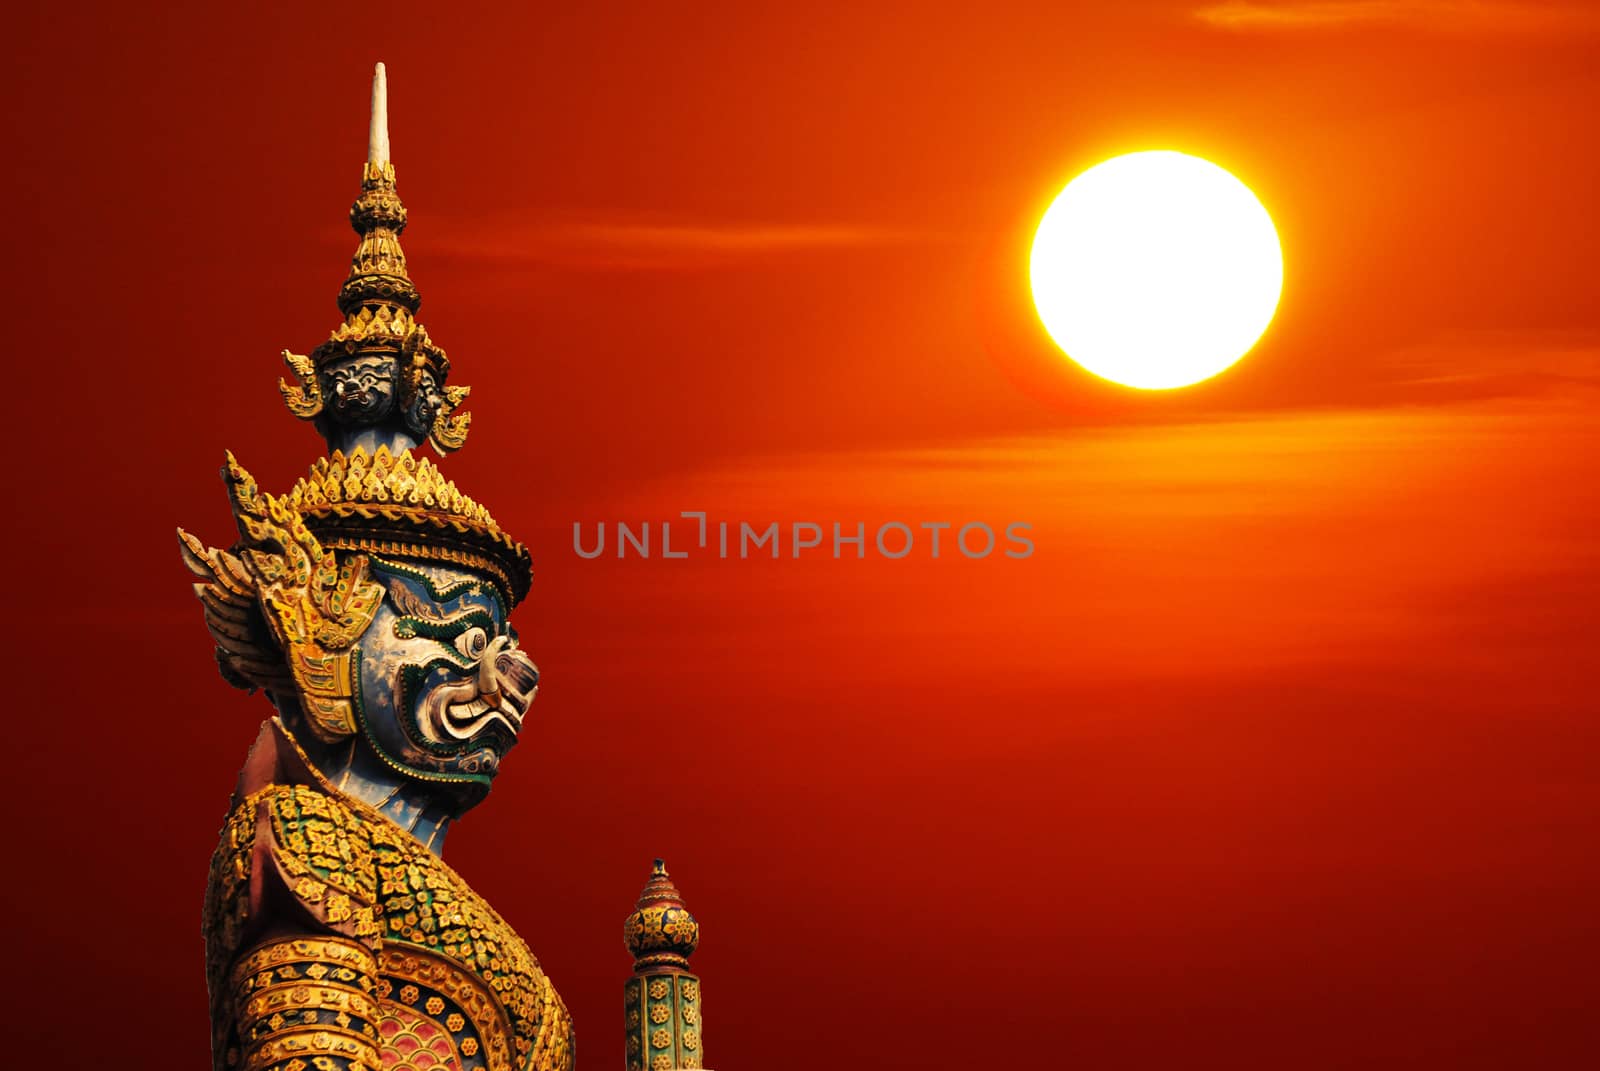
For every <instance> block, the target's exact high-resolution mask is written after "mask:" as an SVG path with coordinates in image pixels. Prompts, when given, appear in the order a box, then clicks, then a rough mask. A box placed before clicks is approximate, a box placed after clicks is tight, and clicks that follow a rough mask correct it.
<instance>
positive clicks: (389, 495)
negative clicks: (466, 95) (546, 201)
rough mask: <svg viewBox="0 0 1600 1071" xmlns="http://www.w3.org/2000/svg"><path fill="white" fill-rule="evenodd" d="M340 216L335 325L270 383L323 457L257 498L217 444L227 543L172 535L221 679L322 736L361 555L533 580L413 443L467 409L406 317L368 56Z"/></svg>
mask: <svg viewBox="0 0 1600 1071" xmlns="http://www.w3.org/2000/svg"><path fill="white" fill-rule="evenodd" d="M350 223H351V226H353V227H354V228H355V230H356V233H357V234H358V235H360V242H359V244H358V245H357V247H356V252H355V256H354V257H353V258H351V264H350V274H349V275H348V277H346V279H345V281H344V285H343V286H342V287H341V288H340V290H339V299H338V302H339V310H340V312H341V313H343V315H344V321H343V322H342V323H341V324H340V325H339V326H338V327H337V328H335V329H334V331H333V332H332V334H331V335H330V336H329V337H328V340H327V341H326V342H324V343H322V344H321V345H320V346H318V347H317V348H316V349H314V350H313V351H312V352H311V354H310V355H309V356H304V355H300V354H295V353H291V352H289V351H287V350H285V351H284V355H283V356H284V360H285V362H286V363H287V364H288V366H289V369H290V371H291V372H292V374H293V382H290V381H289V380H280V381H279V389H280V390H281V392H282V394H283V398H284V401H285V403H286V404H287V405H288V407H289V410H290V411H291V412H292V413H294V415H296V416H298V417H300V418H302V419H305V420H310V421H313V422H314V423H315V425H316V428H317V430H318V431H319V432H320V433H321V434H322V435H323V437H324V438H325V439H326V440H327V444H328V450H329V453H328V456H326V457H324V458H320V459H318V460H317V461H316V462H315V463H314V464H313V465H312V466H311V470H310V472H309V473H307V475H306V476H304V477H302V478H301V479H300V480H299V481H298V482H297V483H296V484H295V485H294V487H292V488H291V489H290V490H289V491H288V492H287V493H285V494H281V495H272V494H268V493H266V492H263V491H261V490H260V489H259V488H258V487H257V486H256V482H255V480H254V478H253V477H251V475H250V474H249V473H248V472H247V471H245V469H244V467H243V466H242V465H240V464H239V462H238V461H237V460H235V458H234V457H233V455H232V454H231V453H230V454H229V455H228V458H227V464H226V466H225V467H224V469H223V479H224V481H225V482H226V483H227V486H228V495H229V498H230V500H231V502H232V505H233V515H234V520H235V521H236V523H237V525H238V529H239V542H238V543H237V544H236V545H235V546H234V547H233V548H232V549H231V550H219V549H215V548H208V547H206V546H205V545H204V544H203V543H201V542H200V541H199V540H198V539H196V538H194V537H193V536H191V535H189V534H188V533H187V532H184V531H182V530H181V529H180V530H179V533H178V535H179V539H180V542H181V543H182V550H183V556H184V561H185V564H186V565H187V566H188V568H189V570H190V571H191V572H192V573H193V574H194V575H195V576H196V577H197V578H198V580H199V583H197V584H195V592H196V594H198V595H199V597H200V599H201V601H202V603H203V604H204V606H205V612H206V623H207V626H208V627H209V629H210V631H211V634H212V636H213V638H214V639H215V640H216V643H217V652H216V653H217V661H218V664H219V665H220V667H221V669H222V673H223V676H224V677H225V678H226V679H227V680H228V681H229V682H230V683H232V684H235V685H237V686H239V687H243V688H252V689H253V688H263V689H266V690H267V691H269V692H274V693H276V694H279V695H282V694H284V693H285V692H287V691H290V690H292V691H295V692H297V693H298V694H299V696H300V701H301V706H302V708H303V710H304V712H305V714H306V716H307V719H308V721H309V724H310V727H311V728H312V730H313V732H315V733H316V735H317V736H318V737H320V738H322V739H324V740H335V739H339V738H341V737H343V736H346V735H348V734H350V733H352V732H354V731H355V729H356V723H355V717H354V712H353V710H352V707H351V694H350V693H351V684H350V673H349V668H350V666H349V658H350V651H351V648H352V647H353V645H354V644H355V642H356V640H357V639H359V638H360V636H361V634H362V632H363V631H364V630H365V629H366V627H367V626H368V625H369V624H371V622H372V618H373V616H374V614H375V613H376V612H377V608H378V606H379V604H380V603H381V601H382V598H383V588H382V587H381V585H379V584H378V583H376V582H375V581H374V580H373V579H371V577H370V575H369V569H368V559H369V555H373V554H377V555H382V556H385V557H394V558H403V559H411V560H421V561H426V562H436V563H442V564H449V565H454V566H458V567H465V568H469V569H473V570H476V571H478V572H481V573H483V574H485V575H486V576H487V577H489V578H490V579H491V580H492V581H493V583H494V586H495V587H496V588H497V589H498V591H499V592H500V595H501V597H502V600H503V601H504V602H505V604H506V607H507V609H509V608H510V607H511V606H513V605H515V604H516V603H517V602H519V601H521V599H522V598H523V597H524V596H525V595H526V594H527V592H528V587H529V584H530V582H531V579H532V562H531V560H530V557H529V554H528V550H527V548H526V547H524V546H523V545H522V544H521V543H519V542H517V541H516V540H514V539H512V538H511V537H510V536H509V535H508V534H506V533H505V532H504V531H503V530H502V529H501V528H500V526H499V525H498V524H496V523H495V521H494V519H493V518H492V517H491V516H490V515H489V512H488V510H486V509H485V508H484V507H483V506H481V505H479V504H478V503H476V502H474V501H473V500H472V499H470V498H468V497H467V496H466V495H464V494H462V493H461V492H460V491H459V490H457V489H456V486H455V485H454V484H453V483H452V482H451V481H450V480H449V479H447V478H446V477H445V476H444V475H443V474H442V473H441V472H440V471H439V469H438V467H437V466H436V465H435V464H434V463H433V462H431V461H429V460H428V459H426V458H423V457H418V456H417V455H416V454H415V453H414V451H415V450H416V449H418V448H419V447H420V446H421V444H422V443H423V442H427V443H429V444H430V445H432V446H433V448H434V449H435V450H436V451H438V452H439V453H441V454H444V453H449V452H452V451H454V450H456V449H459V448H460V447H461V446H462V445H463V444H464V443H465V442H466V437H467V428H468V425H469V423H470V419H471V418H470V415H469V414H467V413H462V412H459V411H458V409H459V406H460V405H461V403H462V401H463V400H464V399H465V398H466V396H467V392H468V388H466V387H463V386H453V385H450V384H449V383H448V379H449V374H450V361H449V359H448V358H447V357H446V356H445V352H444V350H443V349H442V348H440V347H439V346H438V345H437V344H435V343H434V342H433V340H432V339H430V338H429V337H428V332H427V329H426V328H424V327H423V326H422V324H420V323H419V322H417V319H416V312H417V309H418V308H419V306H420V305H421V301H422V299H421V297H420V295H419V294H418V292H417V288H416V286H415V285H414V284H413V283H412V281H411V277H410V274H409V272H408V270H407V266H406V257H405V253H404V251H403V250H402V249H401V248H400V234H401V232H402V231H403V230H405V225H406V209H405V206H404V205H403V204H402V203H401V201H400V197H399V195H398V194H397V193H396V192H395V170H394V163H393V162H392V160H391V159H390V155H389V129H388V85H387V80H386V76H385V72H384V67H383V64H381V63H380V64H378V66H377V70H376V72H375V73H374V76H373V82H372V124H371V128H370V135H369V138H368V147H367V161H366V164H365V165H364V166H363V168H362V175H361V194H360V196H359V197H357V199H356V201H355V204H354V205H352V206H351V209H350Z"/></svg>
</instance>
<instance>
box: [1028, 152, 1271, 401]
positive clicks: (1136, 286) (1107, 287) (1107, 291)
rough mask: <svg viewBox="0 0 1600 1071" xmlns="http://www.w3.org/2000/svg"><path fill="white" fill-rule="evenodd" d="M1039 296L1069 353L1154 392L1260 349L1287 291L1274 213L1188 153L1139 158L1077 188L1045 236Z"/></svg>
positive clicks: (1113, 165) (1055, 210) (1040, 235)
mask: <svg viewBox="0 0 1600 1071" xmlns="http://www.w3.org/2000/svg"><path fill="white" fill-rule="evenodd" d="M1029 267H1030V273H1031V278H1032V281H1033V302H1034V305H1035V306H1036V307H1037V308H1038V310H1039V318H1040V319H1041V320H1043V321H1044V326H1045V329H1046V330H1048V331H1049V332H1050V337H1051V338H1053V339H1055V341H1056V344H1057V345H1059V346H1060V347H1061V348H1062V349H1063V350H1064V351H1066V354H1067V356H1069V357H1071V358H1072V359H1073V360H1074V361H1076V362H1078V364H1080V365H1082V366H1083V367H1084V368H1087V369H1088V370H1089V371H1091V372H1093V373H1094V374H1095V375H1097V376H1101V377H1103V378H1105V379H1109V380H1112V381H1113V382H1116V383H1122V384H1125V385H1127V386H1129V387H1140V388H1143V389H1146V390H1164V389H1166V388H1169V387H1186V386H1188V385H1189V384H1191V383H1198V382H1200V381H1201V380H1202V379H1209V378H1210V377H1212V376H1214V375H1216V374H1217V373H1218V372H1220V371H1222V370H1223V369H1224V368H1227V367H1228V366H1229V365H1231V364H1233V363H1234V362H1235V361H1237V360H1238V359H1239V358H1240V357H1243V356H1244V355H1245V354H1246V353H1247V352H1249V350H1250V347H1252V346H1254V345H1255V344H1256V340H1257V339H1259V338H1260V337H1261V333H1262V332H1263V331H1265V330H1266V329H1267V324H1268V323H1269V322H1270V321H1271V320H1272V314H1273V312H1274V311H1275V310H1276V309H1277V307H1278V295H1279V294H1280V293H1281V292H1282V290H1283V251H1282V250H1281V249H1280V248H1279V246H1278V232H1277V230H1276V229H1274V227H1273V226H1272V217H1271V216H1269V215H1267V210H1266V209H1265V208H1263V207H1262V206H1261V202H1260V201H1259V200H1257V199H1256V195H1255V194H1253V193H1251V192H1250V189H1249V187H1247V186H1246V185H1245V184H1244V183H1242V182H1240V181H1239V180H1238V179H1236V178H1234V177H1233V176H1232V175H1230V174H1228V172H1226V171H1224V170H1223V169H1222V168H1220V167H1218V166H1217V165H1216V164H1213V163H1210V162H1208V161H1206V160H1202V159H1200V158H1199V157H1195V156H1187V155H1185V154H1183V153H1179V152H1136V153H1130V154H1128V155H1127V156H1117V157H1114V158H1112V159H1110V160H1107V161H1106V162H1105V163H1103V164H1098V165H1096V166H1094V167H1091V168H1090V169H1089V170H1087V171H1085V172H1084V173H1083V174H1081V175H1079V176H1078V177H1077V178H1075V179H1073V180H1072V181H1071V182H1069V183H1068V184H1067V188H1066V189H1064V190H1062V191H1061V193H1060V194H1059V195H1058V196H1057V197H1056V199H1055V201H1054V203H1052V204H1051V205H1050V209H1049V211H1047V212H1046V213H1045V214H1044V219H1042V220H1040V221H1039V229H1038V231H1037V232H1036V233H1035V234H1034V237H1033V254H1032V257H1031V260H1030V266H1029Z"/></svg>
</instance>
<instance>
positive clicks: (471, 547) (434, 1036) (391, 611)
mask: <svg viewBox="0 0 1600 1071" xmlns="http://www.w3.org/2000/svg"><path fill="white" fill-rule="evenodd" d="M384 78H385V76H384V70H383V66H382V65H381V64H380V65H379V66H378V70H377V74H376V76H375V78H374V82H373V108H372V135H371V138H370V142H369V151H368V157H367V163H366V166H365V168H364V171H363V175H362V182H361V195H360V197H359V199H357V201H356V202H355V205H354V207H352V208H351V210H350V220H351V223H352V225H353V226H354V227H355V229H356V232H357V233H358V234H360V236H361V241H360V244H359V246H358V248H357V250H356V254H355V257H354V259H353V262H352V266H351V270H350V274H349V277H348V278H347V279H346V280H345V283H344V286H343V288H342V289H341V291H340V293H339V308H340V311H341V312H342V313H343V314H344V322H343V323H342V324H340V325H339V327H338V329H337V330H335V331H334V332H333V334H332V336H331V337H330V338H329V339H328V341H327V342H325V343H323V344H322V345H321V346H319V347H318V348H317V349H316V350H315V351H313V352H312V353H311V354H310V355H309V356H301V355H297V354H292V353H288V352H285V354H284V359H285V361H286V363H287V364H288V366H289V369H290V372H291V373H292V376H293V379H292V380H290V381H283V382H280V388H281V389H282V392H283V396H284V400H285V402H286V403H287V404H288V406H289V408H290V410H291V411H292V412H293V413H294V414H295V415H296V416H299V417H301V418H303V419H306V420H312V421H314V422H315V424H316V427H317V430H318V431H320V432H321V433H322V435H323V436H324V437H325V438H326V439H327V442H328V448H329V453H328V456H327V457H324V458H321V459H319V460H318V461H317V462H316V463H315V464H313V465H312V466H311V471H310V472H309V473H308V474H307V475H306V476H305V477H304V478H302V479H301V480H300V481H299V482H298V483H296V484H295V485H294V487H292V488H291V489H290V490H289V491H288V492H287V493H285V494H281V495H273V494H268V493H266V492H264V491H262V490H261V489H260V488H259V487H257V486H256V482H255V480H254V479H253V478H252V477H251V476H250V474H249V473H248V472H246V471H245V469H244V468H243V466H241V465H240V464H239V463H238V462H237V461H236V460H235V459H234V458H233V456H232V455H231V454H230V455H229V456H228V459H227V465H226V468H225V469H224V470H223V477H224V481H225V482H226V484H227V490H228V497H229V499H230V501H231V502H232V506H233V517H234V520H235V521H236V522H237V525H238V530H239V541H238V542H237V543H236V544H234V545H233V546H232V547H231V548H230V549H226V550H222V549H215V548H209V547H207V546H205V544H203V543H202V542H200V541H199V540H197V539H195V538H194V537H193V536H191V535H189V534H188V533H186V532H182V531H180V532H179V538H180V540H181V543H182V551H183V557H184V561H185V563H186V564H187V566H188V568H189V569H190V571H191V572H192V573H193V574H194V575H195V576H196V578H198V583H196V584H195V590H196V592H197V593H198V594H199V596H200V600H201V602H202V603H203V604H204V609H205V617H206V624H207V626H208V627H209V628H210V631H211V634H212V636H213V638H214V639H215V640H216V645H217V650H216V655H217V663H218V665H219V666H220V667H221V670H222V675H223V676H224V677H225V678H226V679H227V680H228V681H229V682H230V683H232V684H234V685H237V686H238V687H241V688H246V689H251V690H254V689H260V690H262V691H264V692H265V693H266V694H267V697H268V698H269V699H270V700H271V701H272V704H273V706H274V707H276V708H277V716H276V717H274V718H272V720H270V721H269V722H267V723H266V724H265V725H264V726H263V727H262V730H261V734H260V736H259V738H258V739H257V741H256V743H255V746H254V747H253V748H252V749H251V752H250V755H249V758H248V760H247V761H246V763H245V766H244V769H243V771H242V772H241V774H240V777H239V785H238V790H237V792H236V794H235V797H234V800H233V808H232V812H231V814H230V815H229V817H228V819H227V822H226V825H225V826H224V828H223V831H222V838H221V843H220V844H219V845H218V847H217V851H216V854H215V856H214V857H213V859H212V866H211V877H210V882H209V885H208V888H207V892H206V904H205V916H204V929H205V939H206V960H207V963H206V967H207V976H208V982H209V985H210V992H211V1015H212V1028H213V1063H214V1066H215V1068H217V1069H218V1071H313V1069H315V1071H357V1069H365V1071H377V1069H378V1068H390V1069H404V1068H415V1069H418V1071H420V1069H423V1068H438V1069H447V1068H450V1069H457V1071H509V1069H540V1071H565V1069H568V1068H570V1067H571V1066H572V1024H571V1019H570V1017H569V1016H568V1014H567V1010H566V1008H565V1006H564V1005H563V1004H562V1002H561V998H560V997H558V996H557V995H556V992H555V990H554V988H553V987H552V986H551V984H550V981H549V980H548V979H547V978H546V977H545V975H544V973H543V971H541V970H540V968H539V963H538V961H537V960H536V959H535V958H534V956H533V954H532V953H531V952H530V951H529V950H528V947H527V945H525V944H524V943H523V941H522V939H521V938H520V937H518V936H517V934H516V933H515V932H514V931H512V929H511V928H510V927H509V926H507V925H506V923H505V922H504V921H503V920H502V919H501V918H500V916H499V915H497V914H496V913H495V912H494V910H493V909H492V908H490V907H489V905H488V904H487V903H485V902H484V901H483V899H482V898H481V897H479V896H478V895H477V894H475V893H474V892H473V891H472V889H471V888H470V887H469V886H468V885H467V884H466V882H464V881H463V880H462V879H461V878H460V877H459V876H457V875H456V873H455V872H454V871H453V870H451V869H450V867H448V866H447V865H445V863H444V862H443V860H442V859H441V858H440V851H441V849H442V847H443V844H444V840H445V835H446V832H447V831H448V829H449V826H450V823H451V822H452V821H453V820H455V819H456V818H457V817H459V816H460V815H461V814H463V813H464V812H465V811H467V810H468V809H469V808H471V807H473V806H475V805H476V804H478V803H479V802H481V801H482V800H483V798H484V796H485V795H486V794H487V793H488V791H489V786H490V784H491V783H492V782H493V780H494V777H495V775H496V774H497V773H498V772H499V770H500V765H501V763H502V762H503V761H504V759H505V757H506V754H507V752H509V751H510V750H511V748H512V747H513V746H514V745H515V744H516V741H517V735H518V733H519V732H520V730H521V729H522V725H523V719H524V717H525V716H526V715H527V711H528V706H529V704H530V703H531V702H532V701H533V697H534V693H535V691H536V690H537V685H538V680H539V672H538V670H537V669H536V668H535V667H534V664H533V662H532V661H531V660H530V659H529V658H528V656H527V655H526V654H525V653H524V652H523V651H522V649H521V648H520V647H519V646H518V643H517V635H516V632H515V631H514V630H513V629H512V628H511V627H510V625H509V623H508V620H507V617H508V614H509V613H510V611H511V609H512V607H514V606H515V605H516V604H517V603H518V602H519V601H520V600H521V599H522V598H523V597H524V596H525V595H526V594H527V592H528V586H529V582H530V577H531V563H530V560H529V555H528V552H527V550H526V548H524V547H523V546H522V544H520V543H517V542H516V541H514V540H513V539H511V538H510V537H509V536H508V535H506V533H505V532H503V531H502V530H501V529H500V527H499V526H498V525H497V524H496V523H495V522H494V520H493V519H492V518H491V517H490V516H489V513H488V511H487V510H485V509H484V508H483V507H482V506H480V505H478V504H477V503H476V502H474V501H473V500H472V499H470V498H468V497H466V496H465V495H463V494H462V493H461V492H459V491H458V490H457V489H456V488H455V486H454V484H452V483H451V482H450V481H449V480H448V479H446V478H445V477H444V476H443V475H442V474H441V473H440V472H439V470H438V468H437V467H436V466H435V465H434V464H433V463H432V462H431V461H429V460H426V459H425V458H422V457H419V456H418V455H417V454H416V453H415V451H416V450H418V449H419V448H420V447H421V446H422V444H423V443H424V442H426V443H428V444H430V445H431V446H432V448H433V449H434V450H435V451H436V452H438V453H441V454H443V453H447V452H450V451H453V450H455V449H457V448H459V447H460V446H461V445H462V444H463V443H464V442H465V440H466V434H467V426H468V417H467V415H466V414H464V413H459V412H458V411H457V410H458V407H459V406H460V404H461V403H462V401H463V400H464V399H465V397H466V394H467V389H466V388H465V387H458V386H450V385H447V384H448V379H449V374H450V363H449V361H448V360H447V359H446V357H445V354H444V351H443V350H442V349H440V348H439V347H438V346H437V345H435V344H434V343H433V342H432V341H431V340H430V339H429V338H428V333H427V331H426V330H424V329H423V327H422V325H421V324H419V323H418V322H417V321H416V319H415V315H416V312H417V308H418V306H419V304H420V298H419V296H418V294H417V290H416V287H415V286H414V285H412V282H411V279H410V276H409V274H408V273H407V270H406V260H405V254H404V253H403V252H402V251H401V248H400V242H399V238H400V234H401V232H402V231H403V230H404V229H405V223H406V211H405V206H404V205H402V204H401V203H400V199H399V197H398V196H397V195H396V193H395V172H394V165H393V164H392V163H391V162H390V159H389V139H388V118H387V90H386V86H385V81H384ZM685 966H686V965H685ZM693 992H694V995H695V997H696V998H697V997H698V991H697V990H694V991H693ZM675 1033H676V1034H681V1033H682V1030H681V1029H680V1030H678V1031H675ZM680 1040H681V1039H679V1038H677V1037H675V1038H674V1045H673V1046H672V1048H673V1052H672V1053H671V1064H670V1066H697V1065H698V1062H699V1061H698V1053H697V1052H696V1051H695V1050H694V1049H693V1048H692V1047H691V1048H690V1049H689V1050H687V1051H686V1050H684V1049H682V1047H681V1044H679V1042H680ZM692 1044H693V1043H692V1042H691V1045H692ZM647 1047H648V1046H647ZM641 1056H642V1057H643V1059H641V1061H640V1062H641V1063H642V1064H644V1065H645V1066H650V1065H652V1064H653V1063H655V1062H656V1061H653V1060H650V1059H649V1058H648V1056H645V1055H644V1054H641ZM685 1057H687V1058H688V1059H686V1060H685V1059H684V1058H685ZM680 1060H681V1061H683V1062H682V1063H681V1064H680Z"/></svg>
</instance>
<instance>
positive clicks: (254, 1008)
mask: <svg viewBox="0 0 1600 1071" xmlns="http://www.w3.org/2000/svg"><path fill="white" fill-rule="evenodd" d="M377 981H378V965H377V961H376V959H375V958H374V957H373V954H372V952H371V951H370V950H369V949H367V948H366V947H364V946H363V945H361V944H359V943H357V942H356V941H352V940H349V939H346V938H342V937H330V936H323V935H316V936H308V935H290V934H285V935H281V936H278V937H273V938H269V939H267V940H266V941H264V942H263V943H260V944H257V945H256V946H255V947H253V948H252V949H250V950H249V951H248V952H245V953H243V954H241V955H240V956H239V957H238V959H236V960H235V961H234V965H233V969H232V970H231V971H230V972H229V977H228V985H229V992H230V996H231V998H232V999H231V1001H230V1002H229V1003H230V1004H231V1007H232V1010H233V1018H234V1022H233V1024H232V1025H233V1035H234V1037H235V1038H236V1044H237V1046H238V1049H237V1053H236V1054H235V1053H230V1054H228V1055H229V1056H230V1057H233V1058H234V1059H233V1060H230V1061H228V1062H227V1064H228V1066H232V1067H235V1068H238V1069H239V1071H287V1069H289V1068H304V1069H307V1071H309V1069H311V1068H317V1069H320V1071H378V1067H379V1063H378V1036H377V999H376V997H374V996H373V990H374V988H375V986H376V985H377ZM234 1060H236V1062H234Z"/></svg>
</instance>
